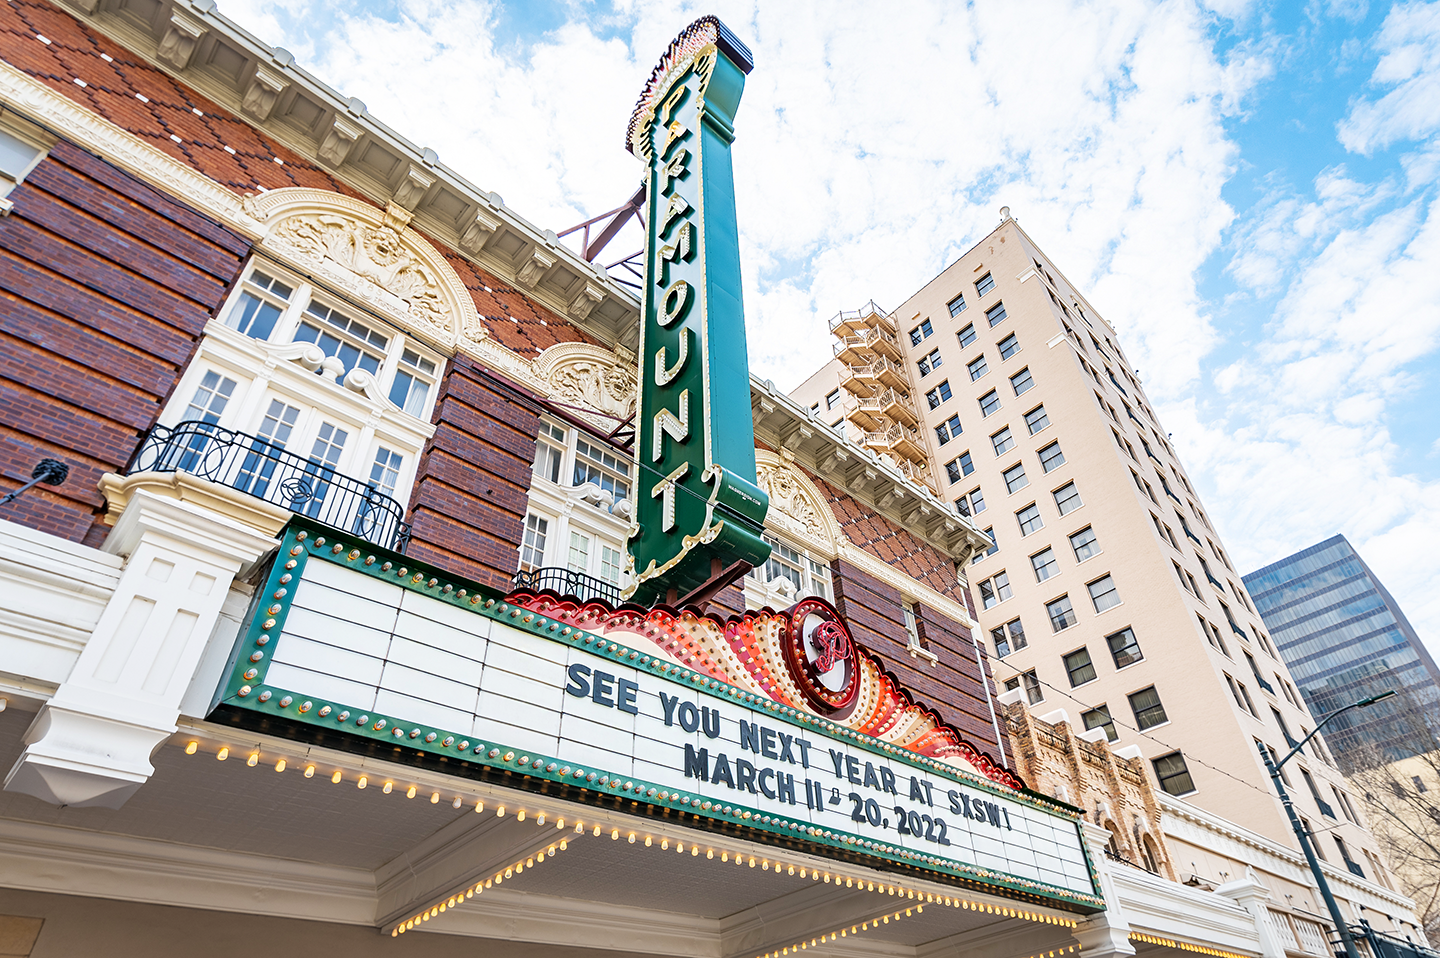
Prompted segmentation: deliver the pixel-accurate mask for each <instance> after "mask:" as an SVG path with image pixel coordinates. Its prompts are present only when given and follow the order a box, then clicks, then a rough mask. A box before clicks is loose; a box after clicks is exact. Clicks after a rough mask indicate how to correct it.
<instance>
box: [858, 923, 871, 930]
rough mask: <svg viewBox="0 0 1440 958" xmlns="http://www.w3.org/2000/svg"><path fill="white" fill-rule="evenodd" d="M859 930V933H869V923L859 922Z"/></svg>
mask: <svg viewBox="0 0 1440 958" xmlns="http://www.w3.org/2000/svg"><path fill="white" fill-rule="evenodd" d="M860 930H861V931H869V930H870V923H869V922H861V924H860Z"/></svg>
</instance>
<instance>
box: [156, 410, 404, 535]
mask: <svg viewBox="0 0 1440 958" xmlns="http://www.w3.org/2000/svg"><path fill="white" fill-rule="evenodd" d="M129 471H130V472H131V473H136V472H185V473H189V474H190V475H192V476H196V477H198V478H200V479H208V480H210V481H211V482H217V483H219V484H221V485H223V486H229V487H230V488H231V489H237V490H239V491H240V492H243V493H245V494H246V495H249V496H254V497H255V498H256V499H261V500H264V501H265V502H269V503H272V504H274V505H277V506H281V507H282V508H285V509H289V510H290V511H291V512H296V513H299V514H301V515H304V516H309V517H310V518H312V519H316V520H319V521H320V522H323V523H325V524H327V525H331V526H335V527H336V528H337V529H343V530H345V531H346V532H349V533H350V534H351V535H357V536H360V537H361V538H363V539H365V541H367V542H373V543H374V544H375V545H378V546H385V547H387V548H390V549H394V550H396V551H397V552H404V551H405V547H406V546H407V545H408V544H409V542H410V526H409V525H408V524H407V523H405V522H404V521H402V520H403V519H404V518H405V509H404V507H403V506H401V505H400V503H398V502H396V501H395V500H394V499H392V498H390V497H389V496H387V495H385V494H384V493H383V492H380V491H378V490H377V489H375V488H374V487H373V486H371V485H369V484H367V483H363V482H361V481H359V480H358V479H352V478H350V477H349V476H345V475H341V474H340V473H338V472H336V471H335V470H334V469H331V468H330V467H329V466H326V465H322V464H320V463H317V462H312V461H310V460H308V459H304V458H302V457H300V456H297V455H295V454H294V453H291V452H286V451H285V450H284V448H283V447H281V446H279V445H277V444H275V443H273V442H271V441H270V440H268V439H261V438H260V437H258V436H251V435H248V434H246V433H243V432H236V431H235V430H233V429H222V428H221V427H219V426H216V425H214V424H212V423H208V422H196V421H194V420H191V421H187V422H182V423H179V424H177V425H175V426H173V427H169V426H156V427H155V428H153V429H151V430H150V434H149V435H148V436H146V437H145V442H144V443H143V444H142V445H141V446H140V451H139V452H138V453H136V454H135V459H134V460H133V461H132V462H131V464H130V470H129Z"/></svg>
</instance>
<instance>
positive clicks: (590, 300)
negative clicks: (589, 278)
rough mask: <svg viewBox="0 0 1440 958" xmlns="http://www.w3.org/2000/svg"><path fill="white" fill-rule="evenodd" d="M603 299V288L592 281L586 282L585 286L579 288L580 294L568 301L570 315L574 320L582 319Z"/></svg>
mask: <svg viewBox="0 0 1440 958" xmlns="http://www.w3.org/2000/svg"><path fill="white" fill-rule="evenodd" d="M604 301H605V290H604V288H603V287H600V286H596V285H595V284H594V283H590V282H587V283H586V284H585V288H584V289H582V290H580V295H578V296H576V297H575V298H574V299H573V300H571V302H570V309H569V313H570V317H571V318H572V319H576V320H583V319H584V318H585V317H586V316H589V315H590V313H591V311H592V310H594V309H595V307H596V306H599V305H600V304H601V303H603V302H604Z"/></svg>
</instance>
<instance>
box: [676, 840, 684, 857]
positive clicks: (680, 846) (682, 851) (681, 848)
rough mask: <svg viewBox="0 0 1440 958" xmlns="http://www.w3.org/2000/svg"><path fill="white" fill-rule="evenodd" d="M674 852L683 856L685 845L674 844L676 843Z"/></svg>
mask: <svg viewBox="0 0 1440 958" xmlns="http://www.w3.org/2000/svg"><path fill="white" fill-rule="evenodd" d="M675 851H676V852H678V853H680V854H681V855H683V854H685V843H684V842H676V843H675Z"/></svg>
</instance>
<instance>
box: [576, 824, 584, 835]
mask: <svg viewBox="0 0 1440 958" xmlns="http://www.w3.org/2000/svg"><path fill="white" fill-rule="evenodd" d="M575 834H576V835H584V834H585V823H584V822H576V823H575Z"/></svg>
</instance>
